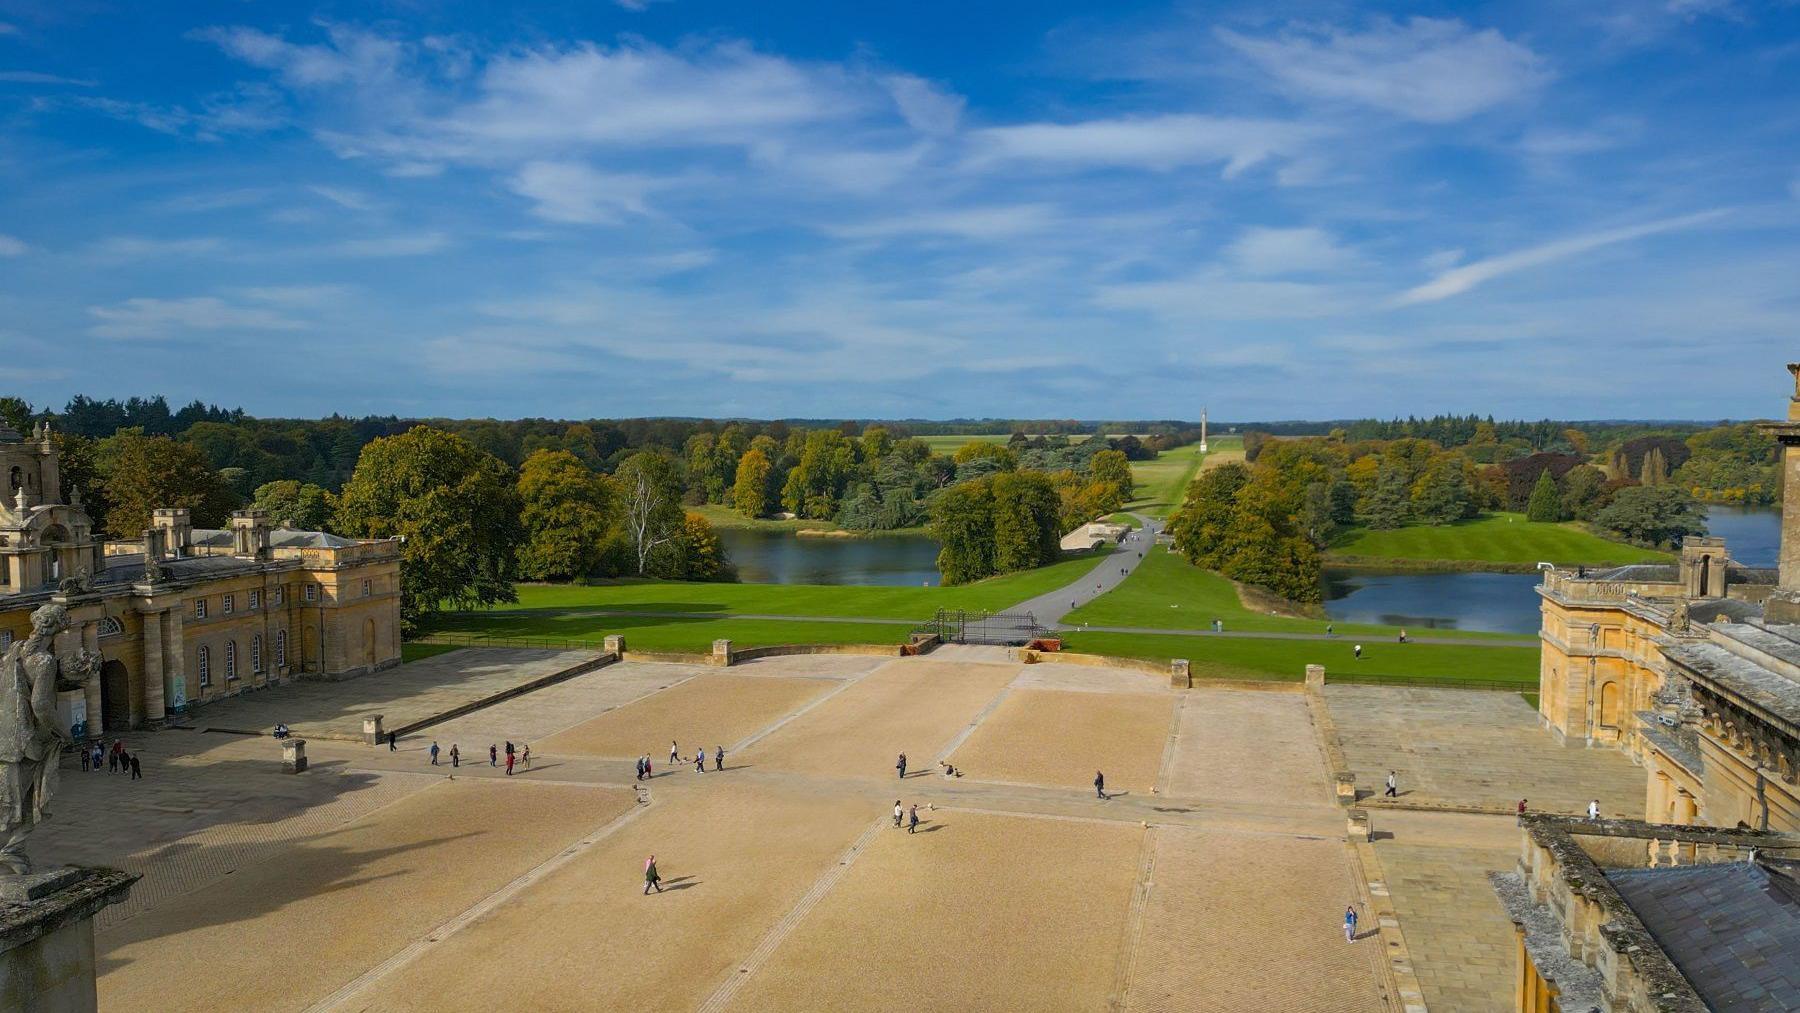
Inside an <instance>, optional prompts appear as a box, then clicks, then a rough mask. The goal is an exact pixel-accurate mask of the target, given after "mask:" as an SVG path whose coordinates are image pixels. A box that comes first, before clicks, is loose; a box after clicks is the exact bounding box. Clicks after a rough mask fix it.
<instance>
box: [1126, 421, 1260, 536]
mask: <svg viewBox="0 0 1800 1013" xmlns="http://www.w3.org/2000/svg"><path fill="white" fill-rule="evenodd" d="M1242 448H1243V440H1242V439H1241V438H1239V437H1236V436H1222V437H1220V438H1219V439H1217V440H1211V441H1209V442H1208V450H1207V453H1206V454H1204V455H1202V454H1201V453H1200V444H1198V443H1190V444H1187V445H1186V446H1182V447H1176V448H1175V449H1173V450H1165V451H1163V452H1162V453H1161V454H1158V455H1157V456H1156V459H1155V460H1153V461H1133V462H1131V480H1132V495H1133V496H1134V497H1135V498H1134V499H1132V501H1131V502H1129V503H1127V504H1125V506H1126V508H1127V509H1131V510H1136V511H1138V512H1140V513H1147V514H1150V515H1151V516H1153V517H1167V516H1168V515H1169V513H1170V512H1171V511H1173V510H1174V509H1175V508H1176V507H1178V506H1180V505H1181V499H1182V496H1183V495H1185V494H1186V493H1187V487H1188V483H1190V482H1192V481H1193V480H1194V476H1195V475H1196V474H1199V472H1200V465H1201V461H1202V459H1203V458H1204V457H1213V456H1215V455H1219V454H1229V453H1233V452H1235V453H1237V454H1238V455H1239V457H1240V459H1241V457H1242V454H1243V449H1242Z"/></svg>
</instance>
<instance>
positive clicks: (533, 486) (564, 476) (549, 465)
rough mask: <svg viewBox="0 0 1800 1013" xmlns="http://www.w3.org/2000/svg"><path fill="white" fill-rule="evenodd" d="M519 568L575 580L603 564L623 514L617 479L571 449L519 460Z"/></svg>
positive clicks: (541, 576)
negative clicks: (608, 541)
mask: <svg viewBox="0 0 1800 1013" xmlns="http://www.w3.org/2000/svg"><path fill="white" fill-rule="evenodd" d="M519 501H520V503H521V505H522V507H523V512H522V513H521V515H520V520H521V521H522V522H523V524H524V528H525V540H524V542H523V543H521V544H520V546H519V572H520V573H521V574H522V575H523V576H525V577H526V578H527V579H530V580H571V579H573V578H576V577H586V576H589V575H591V574H593V573H594V572H595V571H596V570H598V569H599V567H600V564H601V561H602V558H603V557H604V555H605V546H606V538H607V535H608V534H609V533H610V532H611V531H612V529H613V526H614V525H615V524H616V523H617V521H618V517H619V495H618V490H617V488H616V486H615V485H614V483H613V480H612V479H610V478H607V477H606V476H605V475H597V474H595V473H594V472H593V470H592V469H590V468H588V466H587V465H585V464H583V463H582V462H581V458H579V457H577V456H575V455H574V454H573V453H571V452H569V451H567V450H539V451H535V452H533V453H532V454H531V456H530V457H527V458H525V463H524V464H522V465H520V466H519Z"/></svg>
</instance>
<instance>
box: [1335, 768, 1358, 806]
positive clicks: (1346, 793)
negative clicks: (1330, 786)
mask: <svg viewBox="0 0 1800 1013" xmlns="http://www.w3.org/2000/svg"><path fill="white" fill-rule="evenodd" d="M1335 780H1336V782H1337V800H1338V805H1355V804H1356V775H1355V774H1353V773H1351V772H1350V771H1348V770H1340V771H1338V772H1337V775H1336V777H1335Z"/></svg>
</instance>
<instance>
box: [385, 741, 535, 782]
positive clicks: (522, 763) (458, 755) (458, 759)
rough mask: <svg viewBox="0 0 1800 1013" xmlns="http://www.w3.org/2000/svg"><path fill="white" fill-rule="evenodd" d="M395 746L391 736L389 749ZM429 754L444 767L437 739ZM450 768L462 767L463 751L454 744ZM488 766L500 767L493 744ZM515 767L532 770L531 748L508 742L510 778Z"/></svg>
mask: <svg viewBox="0 0 1800 1013" xmlns="http://www.w3.org/2000/svg"><path fill="white" fill-rule="evenodd" d="M393 745H394V739H393V736H392V735H390V736H389V737H388V747H389V748H390V749H391V748H393ZM429 752H430V754H431V765H432V766H434V767H437V766H442V763H441V761H440V760H439V756H440V755H441V753H440V750H439V749H438V744H437V740H436V739H433V740H431V749H430V751H429ZM450 766H451V768H453V769H454V768H459V767H461V766H462V750H461V749H460V748H458V746H457V745H456V743H454V742H452V743H450ZM488 766H490V767H498V766H500V747H499V746H498V745H496V744H494V743H492V742H490V743H488ZM514 766H518V767H521V768H523V769H525V770H530V769H531V747H530V746H529V745H520V746H515V745H513V744H512V742H511V741H510V740H508V742H507V743H506V774H507V776H508V777H511V776H512V772H513V768H514Z"/></svg>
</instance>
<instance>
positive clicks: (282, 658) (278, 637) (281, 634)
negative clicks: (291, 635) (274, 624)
mask: <svg viewBox="0 0 1800 1013" xmlns="http://www.w3.org/2000/svg"><path fill="white" fill-rule="evenodd" d="M275 667H276V668H286V667H287V631H286V630H276V631H275Z"/></svg>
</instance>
